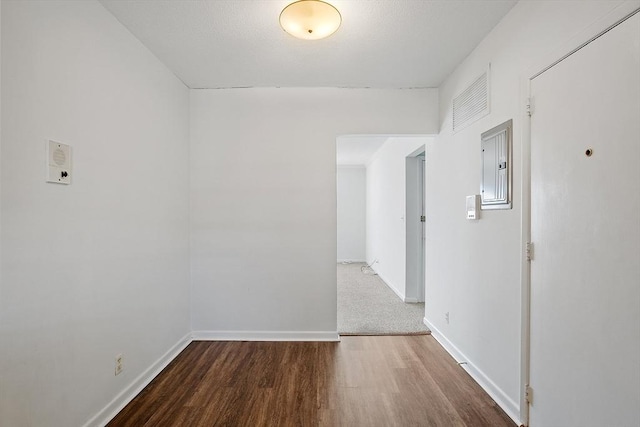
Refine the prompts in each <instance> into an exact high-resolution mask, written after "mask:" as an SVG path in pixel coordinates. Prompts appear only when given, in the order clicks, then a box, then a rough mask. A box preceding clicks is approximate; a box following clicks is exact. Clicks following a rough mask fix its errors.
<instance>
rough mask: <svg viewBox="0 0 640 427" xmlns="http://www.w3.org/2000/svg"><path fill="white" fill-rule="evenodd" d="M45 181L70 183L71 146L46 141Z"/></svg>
mask: <svg viewBox="0 0 640 427" xmlns="http://www.w3.org/2000/svg"><path fill="white" fill-rule="evenodd" d="M46 167H47V182H54V183H56V184H71V147H70V146H68V145H66V144H62V143H60V142H55V141H47V165H46Z"/></svg>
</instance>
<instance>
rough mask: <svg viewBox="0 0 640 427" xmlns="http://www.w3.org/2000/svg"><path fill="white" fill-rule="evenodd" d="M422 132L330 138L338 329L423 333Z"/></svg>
mask: <svg viewBox="0 0 640 427" xmlns="http://www.w3.org/2000/svg"><path fill="white" fill-rule="evenodd" d="M430 139H431V138H430V137H428V136H424V135H398V136H394V135H348V136H341V137H338V138H337V141H336V164H337V167H336V171H337V175H336V185H337V282H338V283H337V286H338V332H339V333H340V334H341V335H405V334H426V333H429V330H428V329H427V328H426V326H425V325H424V323H423V318H424V298H425V289H424V288H425V279H424V269H425V267H424V266H425V247H424V245H425V234H424V219H425V213H424V208H425V195H424V191H425V186H424V166H425V155H424V153H425V145H426V143H427V142H428V141H429V140H430Z"/></svg>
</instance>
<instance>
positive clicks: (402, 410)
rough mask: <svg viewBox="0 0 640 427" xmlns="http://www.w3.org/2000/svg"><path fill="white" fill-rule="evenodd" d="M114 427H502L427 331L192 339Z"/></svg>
mask: <svg viewBox="0 0 640 427" xmlns="http://www.w3.org/2000/svg"><path fill="white" fill-rule="evenodd" d="M109 426H110V427H116V426H136V427H137V426H367V427H369V426H385V427H387V426H491V427H499V426H509V427H513V426H515V424H514V423H513V422H512V421H511V420H510V419H509V417H508V416H507V415H506V414H505V413H504V412H503V411H502V410H501V409H500V408H499V407H498V406H497V405H496V403H495V402H494V401H493V400H491V398H490V397H489V396H488V395H487V394H486V393H485V392H484V391H483V390H482V389H481V388H480V386H478V385H477V384H476V383H475V382H474V381H473V380H472V379H471V377H469V376H468V375H467V373H466V372H465V371H464V370H463V369H462V368H460V367H459V366H458V365H457V364H456V363H455V361H454V360H453V359H452V358H451V357H450V356H449V355H448V354H447V353H446V352H445V350H444V349H443V348H442V347H441V346H440V345H439V344H438V343H437V342H436V341H435V339H434V338H433V337H431V336H429V335H421V336H382V337H371V336H369V337H342V342H340V343H310V342H306V343H305V342H205V341H197V342H193V343H191V344H190V345H189V346H188V347H187V348H186V349H185V350H184V351H183V352H182V353H181V354H180V355H179V356H178V357H177V358H176V359H175V360H174V361H173V362H171V364H170V365H169V366H168V367H167V368H166V369H165V370H164V371H163V372H162V373H161V374H160V375H159V376H158V377H157V378H156V379H155V380H153V382H152V383H151V384H149V386H148V387H146V388H145V389H144V390H143V391H142V393H140V395H138V396H137V397H136V398H135V399H134V400H133V401H132V402H131V403H129V405H127V406H126V407H125V408H124V409H123V410H122V411H121V412H120V413H119V414H118V415H117V416H116V417H115V418H114V419H113V420H112V421H111V423H109Z"/></svg>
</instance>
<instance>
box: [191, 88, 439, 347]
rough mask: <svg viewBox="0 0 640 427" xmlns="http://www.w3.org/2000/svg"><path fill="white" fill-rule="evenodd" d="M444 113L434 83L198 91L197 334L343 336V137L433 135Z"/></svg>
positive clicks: (194, 145) (194, 109)
mask: <svg viewBox="0 0 640 427" xmlns="http://www.w3.org/2000/svg"><path fill="white" fill-rule="evenodd" d="M436 109H437V91H436V90H431V89H421V90H374V89H328V88H313V89H301V88H288V89H275V88H274V89H229V90H193V91H191V156H190V158H191V260H192V261H191V262H192V301H193V304H192V307H193V309H192V327H193V329H194V330H195V331H209V333H212V332H211V331H232V332H233V331H235V332H238V331H254V332H257V334H258V336H265V337H270V336H271V335H269V333H268V332H269V331H280V332H282V331H294V332H296V333H304V332H305V331H314V332H321V333H325V332H328V333H329V334H327V335H324V336H327V337H328V336H335V331H336V269H335V263H336V259H337V251H336V160H335V159H336V148H335V145H336V137H337V136H339V135H348V134H397V133H409V134H425V133H432V132H436V131H437V113H436ZM261 333H262V335H261ZM213 334H214V336H215V333H213ZM205 335H207V334H205ZM196 336H198V335H196ZM200 336H203V335H202V334H201V335H200ZM207 336H211V335H207Z"/></svg>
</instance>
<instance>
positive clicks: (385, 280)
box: [374, 270, 413, 302]
mask: <svg viewBox="0 0 640 427" xmlns="http://www.w3.org/2000/svg"><path fill="white" fill-rule="evenodd" d="M374 271H375V270H374ZM376 274H377V275H378V277H379V278H381V279H382V281H383V282H384V284H385V285H387V287H388V288H389V289H391V290H392V291H393V292H394V293H395V294H396V295H398V298H400V299H401V300H402V301H404V302H413V301H408V300H407V298H405V296H404V294H403V293H401V292H400V291H399V290H397V289H396V288H395V287H394V286H393V285H392V284H391V282H390V281H388V280H387V279H386V278H385V277H384V276H383V275H381V274H380V273H378V272H377V271H376Z"/></svg>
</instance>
